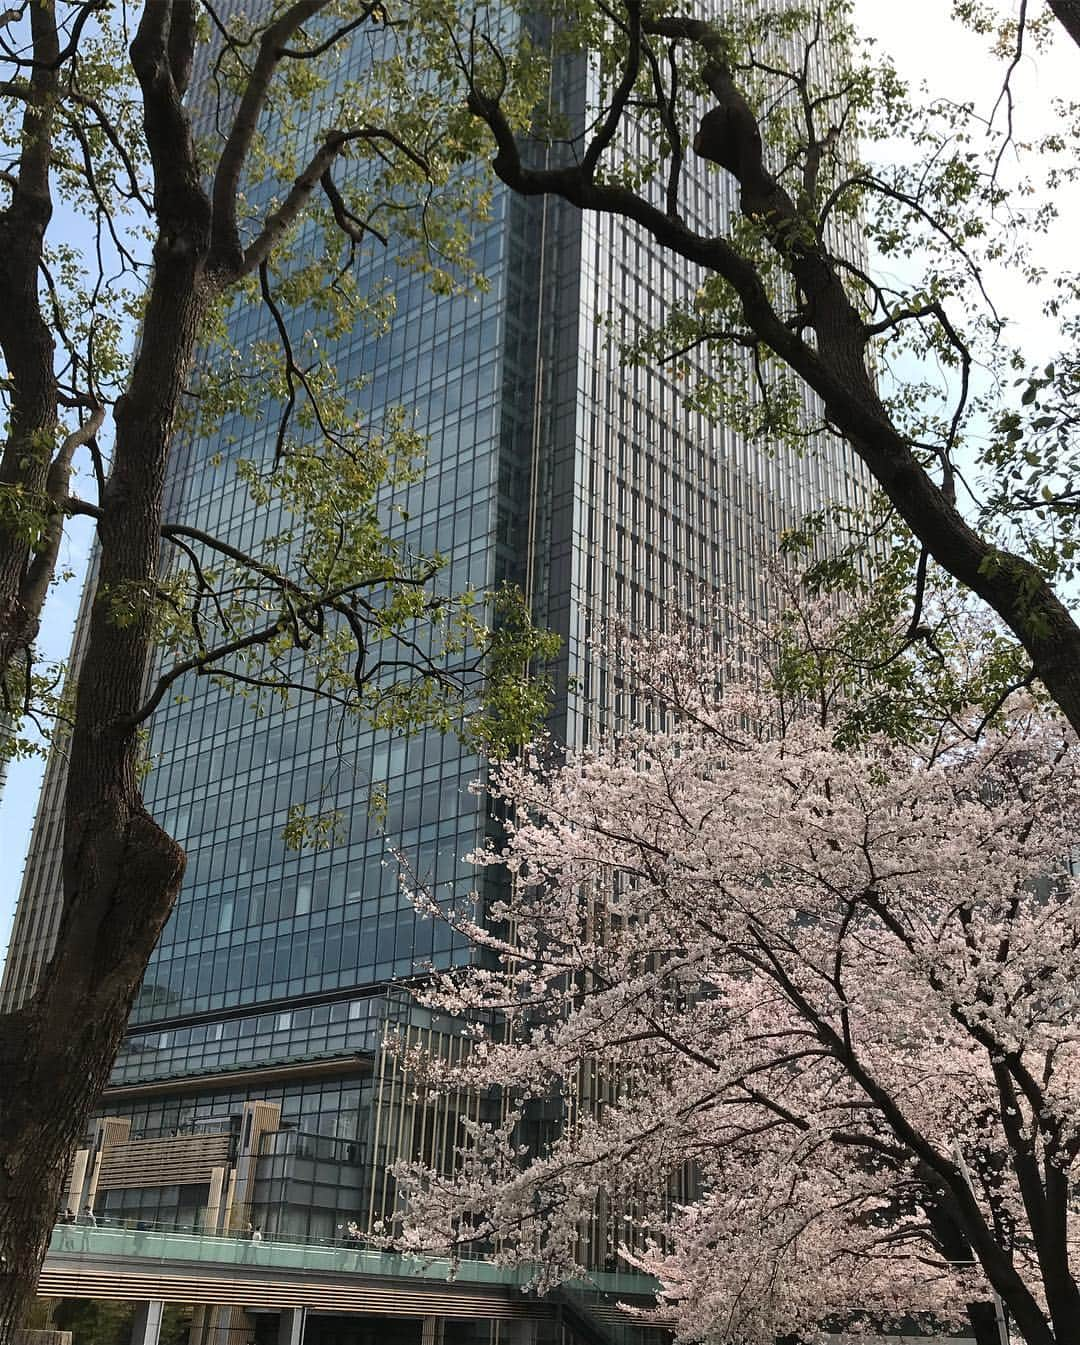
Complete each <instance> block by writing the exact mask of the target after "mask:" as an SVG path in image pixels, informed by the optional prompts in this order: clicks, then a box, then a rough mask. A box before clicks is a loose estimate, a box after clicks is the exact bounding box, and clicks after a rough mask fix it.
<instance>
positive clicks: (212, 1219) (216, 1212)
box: [203, 1168, 225, 1233]
mask: <svg viewBox="0 0 1080 1345" xmlns="http://www.w3.org/2000/svg"><path fill="white" fill-rule="evenodd" d="M224 1185H225V1169H224V1168H211V1169H210V1195H209V1197H208V1198H207V1201H206V1214H205V1215H204V1216H203V1228H205V1229H206V1231H207V1232H208V1233H216V1232H217V1231H218V1229H219V1228H220V1227H221V1191H222V1187H223V1186H224Z"/></svg>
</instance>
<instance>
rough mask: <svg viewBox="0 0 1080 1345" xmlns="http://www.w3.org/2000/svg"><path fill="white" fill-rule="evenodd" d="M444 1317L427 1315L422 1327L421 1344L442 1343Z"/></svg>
mask: <svg viewBox="0 0 1080 1345" xmlns="http://www.w3.org/2000/svg"><path fill="white" fill-rule="evenodd" d="M443 1321H444V1319H443V1318H442V1317H425V1318H424V1322H423V1325H422V1327H421V1328H420V1345H442V1338H443Z"/></svg>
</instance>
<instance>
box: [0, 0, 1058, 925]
mask: <svg viewBox="0 0 1080 1345" xmlns="http://www.w3.org/2000/svg"><path fill="white" fill-rule="evenodd" d="M944 9H945V6H943V5H942V3H941V0H904V3H903V4H896V3H895V0H857V2H856V11H857V14H858V16H859V21H860V23H861V24H862V26H863V28H864V31H866V32H867V33H869V34H871V35H873V36H874V37H876V38H877V39H878V40H879V41H880V43H881V46H882V48H883V49H884V50H886V51H888V52H890V53H892V55H893V57H894V58H895V60H896V62H897V64H898V65H899V67H900V69H901V72H902V73H903V74H905V75H906V76H907V77H908V78H910V79H912V80H925V81H926V82H927V84H928V85H929V87H930V89H931V91H932V92H947V93H948V96H949V97H950V98H952V99H954V100H956V101H960V100H964V99H971V100H973V101H975V102H976V104H977V105H978V106H980V107H985V108H986V109H987V110H988V109H989V107H990V106H991V105H992V103H993V101H994V97H995V96H996V93H997V90H998V87H999V86H1000V80H1001V74H1002V65H1001V63H1000V62H999V61H994V60H992V59H991V58H990V57H989V56H988V54H987V51H986V46H985V42H984V41H983V40H982V39H978V38H974V37H972V36H971V35H970V34H967V33H965V32H963V31H962V30H961V29H960V28H959V27H958V26H957V25H956V24H953V23H951V22H949V21H948V20H947V19H946V18H945V17H944V15H943V10H944ZM1077 59H1078V57H1077V53H1076V50H1075V48H1072V47H1071V46H1070V44H1068V43H1067V42H1061V43H1059V44H1058V48H1057V50H1056V51H1055V52H1053V53H1051V54H1050V55H1049V56H1040V58H1039V61H1038V65H1037V66H1036V63H1035V61H1034V60H1033V59H1031V58H1028V59H1026V60H1025V61H1024V62H1023V64H1022V65H1021V67H1020V69H1019V70H1018V71H1017V73H1016V75H1015V76H1014V80H1013V87H1014V94H1015V97H1016V101H1017V108H1018V112H1017V120H1018V127H1019V130H1020V133H1021V134H1022V135H1034V134H1036V133H1037V132H1038V131H1040V130H1047V129H1049V128H1050V127H1051V126H1052V125H1053V119H1054V113H1053V109H1052V106H1051V100H1052V98H1053V97H1054V95H1055V92H1056V93H1059V94H1060V95H1061V96H1071V94H1072V90H1073V88H1074V85H1075V71H1076V69H1077ZM1072 195H1073V197H1074V198H1077V199H1074V200H1073V201H1072V202H1071V203H1070V207H1069V209H1067V210H1064V211H1063V214H1064V215H1065V217H1066V219H1069V218H1071V219H1073V220H1075V219H1076V218H1078V217H1080V190H1078V189H1077V188H1074V189H1073V190H1072ZM1071 255H1072V248H1071V247H1070V242H1069V238H1068V230H1067V229H1063V230H1062V231H1061V232H1060V236H1059V237H1057V238H1056V239H1055V238H1054V236H1053V235H1051V237H1050V238H1049V239H1048V241H1047V246H1046V257H1047V264H1048V265H1049V266H1052V265H1053V259H1054V257H1055V256H1060V257H1061V258H1063V259H1065V264H1069V263H1068V259H1069V258H1070V257H1071ZM991 283H992V287H993V291H994V294H995V299H996V300H997V302H998V303H999V306H1000V308H1001V309H1002V310H1003V311H1005V312H1007V313H1009V314H1010V316H1011V318H1012V319H1013V322H1014V323H1015V328H1016V329H1018V330H1019V331H1020V332H1022V333H1023V336H1024V340H1025V345H1026V347H1027V349H1028V352H1029V354H1031V356H1032V357H1033V358H1039V357H1040V350H1039V348H1040V347H1046V354H1050V353H1051V352H1050V349H1049V346H1048V342H1049V340H1050V339H1051V336H1052V333H1050V332H1049V331H1048V330H1047V328H1046V326H1045V324H1044V323H1043V322H1042V321H1041V318H1040V314H1039V311H1038V307H1037V304H1036V302H1035V298H1034V296H1033V295H1032V294H1031V293H1030V292H1029V291H1028V290H1027V289H1026V287H1025V286H1024V285H1023V283H1022V282H1019V281H1015V282H1014V281H1013V280H1012V278H1011V277H1009V276H1007V275H1005V276H995V277H992V278H991ZM91 532H92V530H91V528H90V526H89V521H88V520H85V519H82V520H76V521H75V522H74V523H73V524H72V525H71V527H70V528H69V531H68V536H67V539H66V541H65V544H64V551H63V555H62V561H63V563H64V564H65V565H68V566H70V567H71V568H72V569H74V570H76V571H77V572H78V573H79V575H80V576H81V574H82V572H83V570H84V568H85V563H86V556H87V553H88V549H89V544H90V538H91ZM79 588H80V582H79V581H71V582H69V583H66V584H60V585H58V586H57V588H56V589H55V590H54V592H53V594H52V596H51V597H50V600H49V605H48V609H47V612H46V616H45V621H44V624H43V628H42V634H41V647H42V651H43V654H44V656H45V657H47V658H63V657H65V656H66V654H67V651H68V645H69V643H70V639H71V631H72V627H73V624H74V620H75V614H76V611H77V608H78V602H79ZM41 772H42V765H41V762H40V761H26V762H16V763H14V764H13V765H12V766H11V767H10V770H9V773H8V779H7V784H6V787H5V790H4V795H3V799H2V800H0V951H2V950H3V949H5V948H6V946H7V940H8V936H9V932H10V925H11V919H12V916H13V914H14V907H15V901H16V898H17V896H18V891H19V883H20V880H21V876H22V870H23V865H24V862H25V855H26V849H27V846H28V844H29V838H30V828H31V825H32V822H33V816H34V810H35V808H36V805H37V795H38V790H39V786H40V781H41Z"/></svg>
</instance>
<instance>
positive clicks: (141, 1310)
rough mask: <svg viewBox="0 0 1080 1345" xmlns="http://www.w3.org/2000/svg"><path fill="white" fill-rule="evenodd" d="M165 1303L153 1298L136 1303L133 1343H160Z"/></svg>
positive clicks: (156, 1344)
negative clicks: (147, 1301)
mask: <svg viewBox="0 0 1080 1345" xmlns="http://www.w3.org/2000/svg"><path fill="white" fill-rule="evenodd" d="M164 1311H165V1304H164V1303H161V1302H158V1301H157V1300H156V1299H151V1301H150V1302H149V1303H136V1304H135V1318H134V1320H133V1321H132V1323H131V1345H158V1337H159V1336H160V1335H161V1314H162V1313H163V1312H164Z"/></svg>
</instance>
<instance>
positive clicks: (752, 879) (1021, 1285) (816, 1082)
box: [398, 636, 1080, 1345]
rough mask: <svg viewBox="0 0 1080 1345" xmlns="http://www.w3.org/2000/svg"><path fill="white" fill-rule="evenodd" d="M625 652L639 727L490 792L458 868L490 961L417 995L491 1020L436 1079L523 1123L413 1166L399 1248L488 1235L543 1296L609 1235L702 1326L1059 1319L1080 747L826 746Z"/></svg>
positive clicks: (697, 661) (687, 1327) (742, 695)
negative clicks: (475, 902) (495, 823)
mask: <svg viewBox="0 0 1080 1345" xmlns="http://www.w3.org/2000/svg"><path fill="white" fill-rule="evenodd" d="M634 657H635V659H636V663H635V668H636V676H637V679H638V685H639V687H640V689H641V694H642V696H643V697H644V698H645V699H646V700H647V701H648V702H649V712H648V714H647V715H643V716H642V717H643V718H644V719H646V720H647V721H648V722H649V723H650V724H651V727H650V728H649V729H645V728H642V729H631V730H628V731H627V732H626V733H624V734H621V735H620V736H618V737H613V738H612V739H610V740H609V741H606V742H604V743H603V744H601V745H600V746H599V747H597V748H595V749H594V750H592V751H590V752H588V753H583V754H578V755H574V756H571V757H569V758H568V759H565V760H562V761H556V762H555V763H554V764H551V763H550V762H549V763H545V762H544V760H543V753H542V752H540V751H539V750H538V751H537V752H534V753H533V754H532V755H531V756H530V757H529V758H528V759H526V760H524V761H522V762H518V763H508V764H505V765H503V766H502V767H500V768H499V770H498V772H497V774H496V778H495V781H494V789H495V792H496V794H497V796H498V797H499V798H500V799H501V801H502V804H503V806H504V807H505V810H506V813H507V816H508V818H509V820H508V822H507V824H506V828H505V837H504V839H503V840H502V841H501V842H500V843H499V844H493V845H492V846H491V847H490V848H488V849H487V850H485V851H484V852H482V853H480V854H478V855H477V856H475V859H476V862H477V863H478V864H480V865H484V866H492V865H494V866H500V867H501V868H503V869H505V870H506V871H507V872H508V873H509V875H510V881H509V886H508V896H507V897H506V899H505V900H504V901H503V902H501V903H500V904H499V905H498V906H496V907H495V908H494V909H493V910H491V911H490V912H489V913H488V915H489V918H488V919H487V921H485V923H484V924H483V925H481V924H477V923H472V922H469V921H467V920H463V921H462V922H461V923H462V926H463V927H464V928H466V929H467V932H468V933H469V934H470V936H471V937H472V938H473V939H474V940H475V941H476V942H477V943H479V944H481V945H482V946H483V947H484V948H485V949H486V950H487V954H488V955H487V956H486V957H485V958H484V959H482V965H478V966H476V967H474V968H471V969H470V970H468V971H466V972H462V973H458V974H456V975H451V976H448V977H446V978H444V979H442V980H441V981H439V982H438V983H437V984H436V985H435V986H434V987H433V988H432V989H431V990H429V992H428V997H429V999H430V1000H431V1002H433V1003H435V1004H437V1005H438V1007H440V1008H441V1009H442V1010H444V1011H448V1012H452V1013H457V1014H461V1015H467V1016H468V1015H471V1016H473V1017H474V1018H475V1016H476V1015H477V1013H478V1012H479V1013H482V1015H483V1018H484V1021H486V1022H488V1023H490V1024H493V1026H490V1027H476V1028H474V1029H472V1030H473V1033H474V1037H475V1040H474V1043H473V1049H472V1051H471V1052H470V1053H469V1054H468V1055H467V1056H465V1057H464V1058H463V1059H462V1060H460V1061H459V1062H457V1063H456V1064H455V1065H454V1066H453V1067H452V1068H451V1067H448V1066H445V1065H444V1066H440V1064H439V1062H438V1061H430V1062H428V1074H429V1083H430V1086H432V1087H440V1086H442V1087H447V1088H449V1087H453V1088H463V1087H466V1088H470V1089H474V1090H481V1091H484V1090H492V1089H494V1088H498V1089H500V1090H502V1094H503V1096H504V1097H506V1098H507V1099H509V1100H510V1101H509V1102H508V1105H507V1107H506V1108H505V1109H504V1117H503V1119H502V1121H501V1122H499V1123H498V1124H496V1123H492V1124H490V1125H481V1124H479V1123H472V1124H470V1125H469V1126H468V1127H465V1128H463V1130H462V1134H461V1137H460V1139H461V1144H460V1162H459V1165H458V1167H457V1169H456V1171H455V1172H453V1173H450V1174H447V1173H436V1172H432V1171H428V1170H425V1169H423V1168H422V1167H419V1166H414V1167H411V1168H403V1169H402V1170H401V1171H400V1172H399V1174H398V1175H399V1179H400V1181H401V1182H402V1183H403V1186H404V1189H405V1190H406V1191H407V1193H408V1196H409V1200H410V1208H411V1214H410V1221H409V1225H408V1227H407V1229H406V1232H405V1234H404V1237H405V1241H406V1243H407V1244H408V1245H410V1246H413V1247H428V1248H435V1247H436V1246H439V1247H445V1246H448V1245H455V1244H460V1243H461V1242H462V1241H464V1240H475V1239H481V1240H483V1241H484V1242H485V1244H486V1245H488V1246H489V1247H492V1248H495V1249H497V1252H498V1254H499V1255H500V1256H502V1257H503V1258H506V1259H512V1260H519V1261H528V1262H530V1263H533V1264H535V1265H536V1266H537V1279H538V1282H539V1283H540V1284H541V1285H548V1284H551V1283H554V1282H557V1281H558V1280H560V1279H562V1278H566V1277H569V1276H572V1275H575V1274H578V1273H580V1272H581V1271H582V1270H583V1269H585V1268H586V1263H587V1262H589V1261H590V1260H593V1261H595V1257H596V1255H597V1251H596V1236H595V1230H596V1229H597V1227H598V1226H599V1227H601V1228H602V1229H603V1237H604V1239H605V1246H606V1250H607V1251H609V1252H610V1254H611V1255H613V1256H615V1257H618V1258H621V1259H622V1261H623V1262H624V1263H629V1264H631V1265H633V1266H635V1267H637V1268H639V1269H641V1270H643V1271H645V1272H647V1273H649V1274H651V1275H654V1276H655V1277H656V1278H657V1279H658V1281H659V1284H660V1290H659V1295H658V1311H659V1312H660V1313H661V1315H662V1316H664V1317H665V1319H667V1320H670V1321H672V1322H674V1324H675V1325H676V1327H677V1328H678V1330H679V1332H680V1334H681V1335H682V1336H683V1337H685V1338H694V1337H697V1338H700V1337H702V1336H704V1335H712V1336H715V1337H718V1338H719V1339H722V1340H724V1341H729V1342H745V1343H746V1345H758V1343H760V1345H764V1343H765V1342H769V1343H770V1345H771V1342H773V1341H775V1340H776V1338H777V1337H778V1336H784V1335H794V1334H799V1335H800V1336H801V1337H802V1338H805V1339H812V1338H813V1336H814V1333H815V1332H816V1331H820V1330H824V1329H826V1328H827V1327H830V1326H831V1328H832V1329H834V1330H835V1329H836V1326H837V1324H843V1323H848V1324H850V1323H852V1322H857V1321H863V1322H868V1321H873V1322H875V1323H880V1322H883V1321H888V1320H894V1319H896V1318H899V1317H901V1316H905V1315H908V1316H910V1315H911V1314H915V1315H920V1314H922V1315H925V1317H926V1319H927V1320H932V1321H934V1322H945V1321H955V1320H957V1319H962V1318H963V1316H964V1313H965V1311H966V1305H967V1304H968V1303H969V1302H972V1301H980V1300H985V1299H988V1298H989V1297H990V1295H991V1292H992V1291H994V1290H996V1291H997V1292H998V1293H1000V1294H1001V1296H1002V1297H1003V1298H1004V1299H1005V1300H1006V1302H1007V1303H1008V1306H1009V1308H1010V1311H1011V1312H1012V1313H1013V1316H1014V1320H1016V1321H1017V1323H1018V1324H1019V1326H1020V1330H1021V1334H1024V1330H1025V1328H1024V1322H1025V1321H1027V1322H1030V1323H1032V1327H1031V1337H1030V1338H1032V1339H1036V1338H1037V1335H1036V1333H1035V1330H1034V1324H1035V1323H1036V1322H1041V1323H1042V1325H1043V1327H1044V1328H1045V1330H1046V1331H1047V1332H1048V1333H1049V1332H1052V1331H1053V1330H1054V1325H1053V1323H1054V1322H1055V1321H1057V1320H1060V1319H1061V1312H1062V1311H1064V1310H1065V1307H1067V1305H1068V1303H1069V1302H1070V1301H1071V1300H1070V1295H1072V1296H1075V1294H1076V1285H1075V1282H1074V1281H1073V1279H1072V1269H1071V1267H1072V1266H1073V1265H1074V1264H1075V1259H1074V1258H1075V1255H1076V1245H1075V1244H1076V1236H1077V1218H1076V1215H1075V1214H1074V1212H1073V1209H1072V1208H1071V1202H1070V1197H1069V1189H1070V1185H1071V1183H1072V1181H1073V1180H1074V1171H1075V1165H1076V1159H1077V1153H1078V1151H1080V1046H1078V1040H1077V1038H1078V1030H1077V1029H1078V1022H1080V1016H1078V1008H1080V1004H1078V999H1080V891H1078V888H1077V881H1076V879H1075V877H1074V876H1073V873H1072V870H1071V866H1070V862H1069V860H1070V854H1071V852H1072V850H1073V848H1074V846H1075V843H1076V839H1077V837H1078V836H1080V780H1078V771H1080V752H1078V750H1077V746H1076V744H1075V742H1074V740H1073V739H1072V738H1071V737H1070V735H1069V733H1068V732H1067V730H1066V729H1065V728H1063V726H1062V724H1061V722H1060V721H1059V720H1057V719H1055V718H1054V717H1053V716H1051V715H1049V714H1047V713H1045V712H1043V711H1041V710H1040V709H1039V708H1038V707H1037V706H1036V705H1034V704H1033V703H1030V702H1024V703H1019V702H1018V703H1015V704H1013V705H1012V706H1010V707H1008V708H1007V709H1006V710H1005V711H1004V712H1003V713H1002V714H1001V715H1000V716H999V717H998V722H997V723H996V724H995V725H994V726H992V727H987V726H985V725H983V724H982V723H981V722H980V723H979V728H980V732H979V733H977V734H975V733H973V732H971V731H970V729H971V725H970V724H967V723H966V722H965V720H964V717H963V716H958V717H955V719H954V721H953V722H952V723H951V724H950V726H949V727H948V728H947V729H942V728H941V727H940V726H938V727H937V728H936V729H935V731H934V733H933V734H932V735H930V734H928V735H927V737H926V739H925V740H920V741H914V742H912V741H907V742H903V743H898V742H896V741H892V740H889V739H886V738H881V739H871V740H870V741H867V742H864V743H862V744H860V745H859V746H857V747H847V748H839V747H838V746H837V745H836V742H835V740H834V735H833V733H832V730H831V727H830V724H829V723H828V722H827V720H825V721H824V722H823V718H822V716H817V717H814V716H812V715H804V716H795V717H791V716H788V715H781V714H778V711H777V705H776V701H775V698H774V697H773V696H772V695H771V694H770V693H769V692H768V690H767V689H764V690H763V689H760V688H753V687H745V686H744V687H731V686H728V687H726V688H725V689H724V692H723V694H722V695H721V694H719V693H718V688H719V686H720V685H721V683H722V680H723V679H722V676H721V672H722V670H721V669H719V668H718V667H716V666H714V664H713V662H711V661H710V656H709V655H708V653H707V652H706V651H704V650H703V648H702V646H701V645H700V644H698V645H690V644H687V643H686V642H685V641H684V640H683V639H682V638H681V637H677V636H673V637H669V638H667V639H658V640H655V641H653V642H651V643H650V644H649V646H648V648H647V649H639V650H638V651H637V653H636V654H635V656H634ZM976 719H977V716H973V718H972V723H974V722H976ZM416 899H417V901H418V902H419V903H420V904H421V905H425V904H426V905H428V906H429V907H431V906H432V903H433V894H430V893H427V894H425V893H417V897H416ZM552 1098H556V1099H560V1100H561V1102H560V1106H559V1107H557V1108H555V1109H552V1108H551V1107H550V1105H548V1106H547V1107H546V1108H545V1107H544V1105H543V1104H544V1102H545V1100H550V1099H552ZM538 1111H539V1112H542V1113H543V1114H544V1115H546V1116H548V1117H550V1116H551V1115H552V1114H553V1113H557V1116H558V1119H557V1121H550V1120H549V1122H548V1123H547V1124H546V1125H544V1124H539V1123H537V1122H536V1121H535V1119H534V1118H535V1117H536V1115H537V1114H538ZM590 1230H591V1233H590ZM601 1254H602V1253H601ZM1048 1266H1049V1267H1051V1269H1052V1270H1053V1272H1054V1273H1049V1272H1048V1270H1047V1267H1048ZM1063 1305H1064V1306H1063ZM1046 1338H1047V1339H1056V1338H1058V1337H1056V1336H1054V1335H1051V1334H1048V1335H1047V1336H1046Z"/></svg>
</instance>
